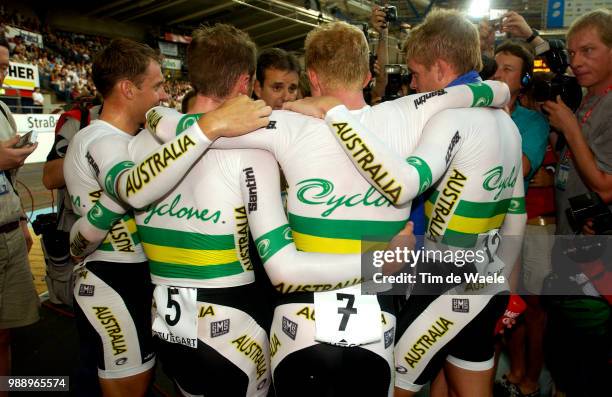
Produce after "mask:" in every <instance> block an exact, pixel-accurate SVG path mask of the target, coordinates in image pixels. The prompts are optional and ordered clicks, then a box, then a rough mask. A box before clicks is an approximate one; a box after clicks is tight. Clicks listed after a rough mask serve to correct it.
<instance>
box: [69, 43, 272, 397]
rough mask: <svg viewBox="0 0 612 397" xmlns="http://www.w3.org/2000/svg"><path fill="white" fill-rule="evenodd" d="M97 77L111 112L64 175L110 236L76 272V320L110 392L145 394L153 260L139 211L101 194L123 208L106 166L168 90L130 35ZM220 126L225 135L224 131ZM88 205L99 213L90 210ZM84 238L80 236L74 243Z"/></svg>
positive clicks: (78, 201)
mask: <svg viewBox="0 0 612 397" xmlns="http://www.w3.org/2000/svg"><path fill="white" fill-rule="evenodd" d="M109 59H112V62H109V61H108V60H109ZM132 62H133V64H136V65H137V66H138V68H140V73H138V74H136V75H132V74H131V73H133V71H132V69H134V67H133V64H132ZM94 74H95V76H96V85H97V87H99V88H98V89H99V90H100V92H101V93H102V94H103V95H104V96H105V110H104V112H103V114H102V116H101V118H100V120H96V121H95V122H93V123H92V124H91V125H90V126H88V127H87V128H85V129H83V131H81V132H79V133H78V134H77V135H76V136H75V138H74V140H73V142H72V143H71V145H70V147H69V149H68V152H67V155H66V160H65V165H64V168H65V173H64V174H65V175H66V184H67V187H68V189H69V191H70V194H71V199H72V202H73V203H74V207H75V211H76V213H77V214H78V215H81V216H84V215H86V214H87V215H88V217H89V218H90V220H91V222H93V223H94V224H96V223H100V222H105V223H106V224H110V225H112V228H111V230H110V231H109V233H108V235H106V233H104V234H103V235H102V238H106V240H105V241H104V243H103V244H101V245H100V246H99V247H98V248H97V249H96V250H95V251H94V252H92V253H91V254H90V255H88V256H87V257H86V258H85V261H84V262H85V265H84V267H83V268H81V269H80V271H79V272H78V274H79V278H78V280H77V283H76V286H75V299H76V302H77V305H76V310H77V321H78V325H79V329H80V333H81V335H82V337H83V338H85V339H87V340H88V341H89V343H92V344H94V345H95V346H97V356H98V357H97V359H98V367H99V372H98V373H99V377H100V382H101V385H102V390H103V392H104V394H105V395H118V394H121V393H131V394H134V395H144V394H145V392H146V389H147V387H148V383H149V379H150V376H151V370H152V368H153V365H154V363H155V354H154V351H153V347H152V340H151V333H150V328H151V318H150V310H151V294H152V286H151V283H150V277H149V274H148V273H149V270H148V264H147V262H146V257H145V254H144V252H143V250H142V245H141V244H140V241H139V237H138V235H137V234H136V225H135V223H134V219H133V215H131V214H128V215H125V216H123V214H124V212H125V210H124V209H123V208H122V207H120V206H119V208H120V210H119V211H116V212H117V213H116V214H113V213H110V212H107V211H104V210H103V209H104V208H105V207H103V206H101V205H100V204H98V201H99V199H100V200H104V199H106V200H108V202H109V203H108V204H107V206H118V204H116V203H114V202H113V201H112V200H109V199H108V197H104V196H103V195H102V192H103V189H102V188H101V187H100V186H101V183H103V182H102V181H101V180H100V170H101V169H103V167H104V166H105V165H106V164H107V162H108V161H109V160H110V159H112V158H113V155H114V154H115V151H121V150H122V148H127V145H128V143H129V141H130V140H131V138H132V134H134V133H136V131H137V130H138V129H139V125H140V124H142V123H143V122H144V115H145V111H146V110H147V109H148V108H149V107H151V106H153V105H155V104H158V103H159V101H160V100H162V99H163V98H165V96H166V94H165V92H164V90H163V87H162V84H163V76H162V74H161V70H160V66H159V62H158V59H157V56H156V54H155V52H154V51H153V50H151V49H150V48H149V47H147V46H145V45H142V44H139V43H134V42H132V41H129V40H123V39H120V40H116V41H113V42H112V43H111V45H109V47H108V48H106V49H105V50H104V51H103V52H102V53H101V54H100V55H99V56H98V57H97V58H96V62H95V63H94ZM109 76H112V77H109ZM136 94H137V95H136ZM240 110H243V111H245V110H248V109H245V108H244V107H233V108H232V111H231V112H232V113H235V112H236V111H240ZM247 113H248V114H246V115H247V119H249V120H251V124H250V125H249V126H247V130H248V129H252V128H253V126H256V125H260V124H258V123H261V122H264V123H265V122H266V120H259V113H260V112H259V110H257V112H256V113H257V114H256V115H251V114H250V113H249V112H247ZM221 114H223V112H221ZM216 116H219V113H217V114H216V115H213V114H211V115H210V116H208V118H209V125H210V127H211V129H216V128H218V127H217V126H219V125H222V126H223V125H225V123H227V120H223V123H222V124H220V123H218V122H215V117H216ZM211 117H212V122H211V120H210V119H211ZM224 117H225V116H221V118H224ZM253 120H255V121H256V122H254V123H253ZM233 128H234V127H232V130H233ZM216 131H223V133H226V132H225V131H224V130H223V129H222V128H221V129H220V130H216ZM200 134H201V135H203V133H202V132H200ZM194 139H196V138H194ZM168 145H172V143H169V144H168ZM90 208H95V209H96V210H95V211H93V212H91V213H88V211H89V210H90ZM119 213H120V214H119ZM107 230H108V227H107ZM86 243H87V242H86V241H85V240H84V239H82V238H79V239H78V241H77V242H76V243H74V244H73V247H80V246H81V245H83V244H85V245H86ZM75 251H79V250H73V252H75ZM79 253H80V252H79Z"/></svg>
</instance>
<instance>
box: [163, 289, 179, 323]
mask: <svg viewBox="0 0 612 397" xmlns="http://www.w3.org/2000/svg"><path fill="white" fill-rule="evenodd" d="M178 293H179V292H178V288H173V287H168V304H167V305H166V308H168V309H172V308H174V313H175V314H174V318H172V317H171V316H170V314H166V317H165V318H166V323H168V325H169V326H171V327H174V326H175V325H176V324H178V322H179V321H180V319H181V305H180V304H179V303H178V301H175V300H174V299H172V296H173V295H178Z"/></svg>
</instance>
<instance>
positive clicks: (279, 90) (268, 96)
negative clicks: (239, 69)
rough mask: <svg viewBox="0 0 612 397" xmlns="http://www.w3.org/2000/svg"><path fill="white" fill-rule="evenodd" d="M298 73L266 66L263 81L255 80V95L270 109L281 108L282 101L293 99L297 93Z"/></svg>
mask: <svg viewBox="0 0 612 397" xmlns="http://www.w3.org/2000/svg"><path fill="white" fill-rule="evenodd" d="M298 79H299V77H298V74H297V73H296V72H293V71H289V70H278V69H274V68H268V69H266V70H265V71H264V81H263V84H261V83H260V82H259V81H255V95H257V97H258V98H259V99H262V100H263V101H264V102H265V103H266V105H268V106H270V107H272V109H282V108H283V103H285V102H289V101H295V100H296V98H297V94H298Z"/></svg>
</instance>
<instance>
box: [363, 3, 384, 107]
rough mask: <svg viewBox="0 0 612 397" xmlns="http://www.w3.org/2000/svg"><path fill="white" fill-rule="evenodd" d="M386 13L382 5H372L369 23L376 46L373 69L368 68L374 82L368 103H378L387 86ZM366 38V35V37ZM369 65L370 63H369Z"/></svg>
mask: <svg viewBox="0 0 612 397" xmlns="http://www.w3.org/2000/svg"><path fill="white" fill-rule="evenodd" d="M385 16H386V14H385V11H384V9H383V8H382V7H380V6H374V7H372V14H371V16H370V25H371V26H372V27H373V28H374V30H375V31H376V33H378V45H377V46H376V61H375V63H374V65H372V66H371V67H374V70H370V73H372V74H373V75H374V76H373V77H374V78H375V79H376V82H375V84H374V86H373V88H372V93H371V98H370V103H371V104H376V103H379V102H380V101H381V100H382V98H383V97H384V96H385V88H386V87H387V72H386V70H385V65H386V64H387V62H388V59H389V50H388V46H387V43H388V41H387V37H388V35H389V27H388V26H387V20H386V18H385ZM366 38H367V37H366ZM370 65H371V64H370Z"/></svg>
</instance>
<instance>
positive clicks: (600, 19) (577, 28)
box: [543, 9, 612, 234]
mask: <svg viewBox="0 0 612 397" xmlns="http://www.w3.org/2000/svg"><path fill="white" fill-rule="evenodd" d="M611 28H612V14H610V11H607V10H604V9H601V10H596V11H593V12H590V13H588V14H585V15H583V16H582V17H580V18H578V19H577V20H576V21H575V22H574V23H573V24H572V26H571V27H570V29H569V30H568V32H567V42H568V50H569V54H570V66H571V68H572V71H573V72H574V74H575V75H576V78H577V79H578V82H579V83H580V85H581V86H582V87H585V88H587V92H588V93H587V95H586V96H585V97H584V99H583V101H582V103H581V104H580V107H579V109H578V111H577V112H576V115H574V113H573V112H572V111H571V110H570V108H568V107H567V106H566V105H565V104H564V103H563V101H561V100H560V99H559V98H558V99H557V101H548V102H546V103H545V104H544V106H543V109H544V110H545V111H546V112H547V113H548V114H549V121H550V124H551V125H552V126H553V127H554V128H555V129H556V130H557V131H558V132H560V133H561V134H562V135H563V136H564V137H565V140H566V142H567V146H566V147H565V148H564V149H563V151H562V153H561V156H560V161H559V165H558V166H557V177H556V193H557V200H556V201H557V212H558V214H560V216H559V219H558V223H557V234H571V233H572V229H571V226H570V224H569V221H568V219H567V217H566V216H565V212H566V209H567V208H568V207H569V203H568V199H569V198H570V197H575V196H578V195H581V194H584V193H587V192H589V191H594V192H597V193H598V194H599V196H600V197H601V198H602V200H603V201H604V202H605V203H607V204H609V205H608V207H610V203H611V202H612V134H611V133H610V129H609V127H610V125H611V122H612V94H610V90H612V30H611Z"/></svg>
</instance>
